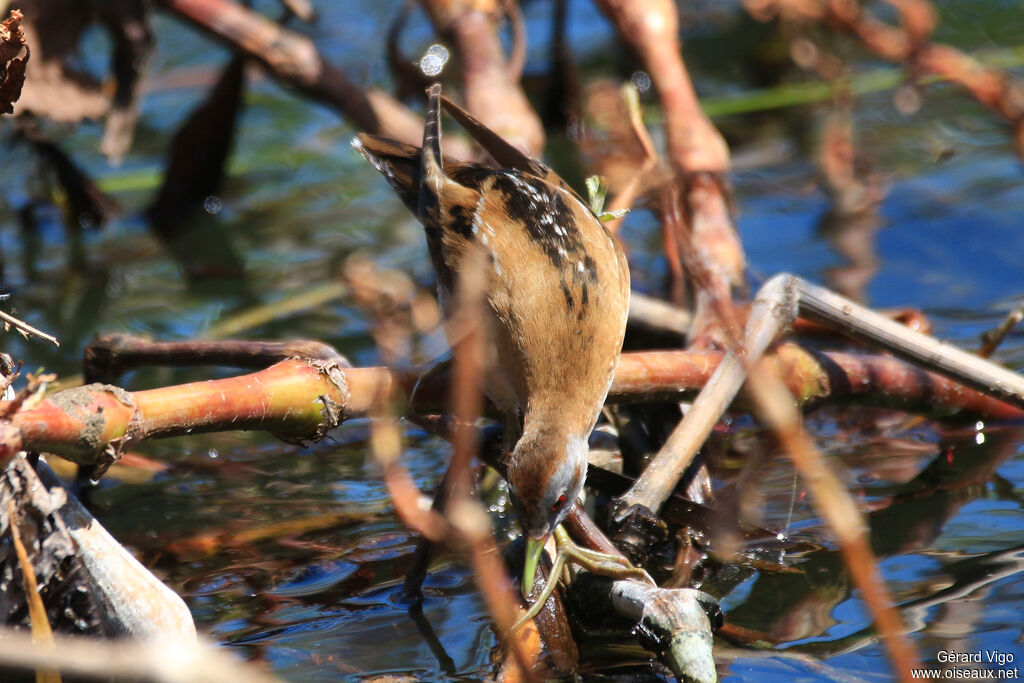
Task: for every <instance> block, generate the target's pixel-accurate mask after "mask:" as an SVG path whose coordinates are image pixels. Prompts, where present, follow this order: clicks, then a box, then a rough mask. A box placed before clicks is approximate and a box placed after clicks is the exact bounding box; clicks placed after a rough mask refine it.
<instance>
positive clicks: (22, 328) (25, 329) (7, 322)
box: [0, 311, 60, 347]
mask: <svg viewBox="0 0 1024 683" xmlns="http://www.w3.org/2000/svg"><path fill="white" fill-rule="evenodd" d="M0 322H3V325H4V329H5V330H10V329H11V328H12V327H13V328H14V329H15V330H17V331H18V332H19V333H20V334H21V336H23V337H25V338H26V339H28V338H29V337H37V338H39V339H42V340H43V341H48V342H50V343H51V344H53V345H54V346H57V347H59V346H60V342H59V341H57V338H56V337H55V336H53V335H52V334H47V333H46V332H43V331H42V330H40V329H37V328H35V327H32V326H31V325H29V324H28V323H27V322H25V321H24V320H21V319H20V318H15V317H14V316H13V315H11V314H10V313H4V312H3V311H0Z"/></svg>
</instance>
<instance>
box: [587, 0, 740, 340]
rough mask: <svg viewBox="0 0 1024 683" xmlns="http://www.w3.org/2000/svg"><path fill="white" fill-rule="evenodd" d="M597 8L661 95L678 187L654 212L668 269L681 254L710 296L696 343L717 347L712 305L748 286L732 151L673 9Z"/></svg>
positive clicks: (602, 1)
mask: <svg viewBox="0 0 1024 683" xmlns="http://www.w3.org/2000/svg"><path fill="white" fill-rule="evenodd" d="M598 5H600V7H601V9H602V10H604V12H605V14H607V15H608V16H609V18H610V19H611V20H612V23H613V24H615V27H616V28H617V29H618V33H619V37H620V38H621V39H622V40H623V42H625V43H626V44H628V45H629V46H630V47H631V48H632V49H633V51H634V52H635V53H636V54H637V55H639V57H640V59H641V61H642V62H643V64H644V68H645V69H646V70H647V72H648V73H649V74H650V78H651V81H652V83H653V84H654V87H655V88H656V90H657V92H658V98H659V101H660V103H661V108H662V112H663V114H664V116H665V134H666V138H667V141H668V157H669V158H668V160H669V162H670V163H671V165H672V168H673V169H674V171H675V173H676V182H675V183H674V184H673V185H674V186H669V187H667V188H665V189H664V190H663V191H662V192H661V193H660V195H661V196H660V198H659V201H658V202H657V205H656V207H657V210H658V212H659V214H660V215H661V218H662V223H663V226H664V227H663V229H664V230H665V238H666V247H667V248H668V249H669V250H670V254H669V259H670V262H671V261H672V259H673V258H674V254H672V253H671V251H676V250H678V253H679V254H680V256H681V260H682V264H683V266H685V268H686V270H687V274H688V275H689V277H691V278H696V280H697V284H698V288H699V289H700V290H701V293H702V294H703V296H704V298H703V299H702V298H698V300H697V306H696V321H695V332H696V334H695V340H696V341H697V343H698V344H706V343H707V342H708V341H715V339H712V338H709V337H708V335H712V337H713V336H714V335H713V334H712V330H713V329H714V328H716V327H718V326H720V321H719V320H718V319H717V316H716V315H715V311H714V310H713V308H715V306H714V305H713V304H715V303H716V302H717V306H718V307H722V306H726V305H727V304H728V302H729V301H731V297H732V292H733V291H734V290H739V289H742V288H743V286H744V277H743V270H744V264H745V261H746V259H745V257H744V255H743V247H742V245H741V243H740V240H739V236H738V235H737V234H736V231H735V229H734V228H733V226H732V220H731V217H730V215H729V205H728V200H727V197H726V189H725V177H726V174H727V173H728V171H729V150H728V148H727V147H726V144H725V140H724V139H723V138H722V136H721V134H720V133H719V132H718V130H716V129H715V127H714V125H713V124H712V123H711V121H710V119H708V117H707V116H705V115H704V112H703V110H702V109H701V107H700V103H699V102H698V101H697V94H696V92H695V91H694V89H693V83H692V81H691V80H690V76H689V74H688V73H687V71H686V66H685V64H684V63H683V58H682V52H681V45H680V43H679V16H678V13H677V10H676V5H675V3H674V2H672V0H651V1H648V2H628V1H627V0H598ZM681 293H682V289H681V283H679V282H677V283H675V284H674V288H673V297H674V298H676V299H677V300H678V298H679V296H680V295H681ZM717 341H721V340H717Z"/></svg>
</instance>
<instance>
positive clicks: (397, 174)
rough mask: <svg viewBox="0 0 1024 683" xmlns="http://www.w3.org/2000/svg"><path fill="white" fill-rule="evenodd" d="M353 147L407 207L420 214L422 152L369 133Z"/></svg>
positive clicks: (364, 134)
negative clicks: (382, 177)
mask: <svg viewBox="0 0 1024 683" xmlns="http://www.w3.org/2000/svg"><path fill="white" fill-rule="evenodd" d="M352 146H353V147H355V148H356V150H357V151H358V152H359V153H360V154H362V155H363V158H364V159H366V160H367V161H369V162H370V163H371V164H373V167H374V168H376V169H377V170H378V171H379V172H380V174H381V175H383V176H384V177H385V178H386V179H387V181H388V183H390V184H391V187H392V188H394V190H395V192H396V193H397V194H398V196H399V197H400V198H401V200H402V202H403V203H404V204H405V205H406V207H408V209H409V210H410V211H412V212H413V213H417V207H418V198H419V191H420V166H421V162H420V148H419V147H416V146H414V145H409V144H406V143H404V142H398V141H397V140H392V139H390V138H383V137H380V136H379V135H370V134H369V133H360V134H359V135H357V136H356V137H355V138H353V139H352Z"/></svg>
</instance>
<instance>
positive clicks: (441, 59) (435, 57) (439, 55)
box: [420, 44, 449, 76]
mask: <svg viewBox="0 0 1024 683" xmlns="http://www.w3.org/2000/svg"><path fill="white" fill-rule="evenodd" d="M448 56H449V54H448V48H446V47H445V46H444V45H436V44H435V45H431V46H430V47H429V48H427V52H426V54H424V55H423V57H422V58H421V59H420V71H422V72H423V73H424V75H426V76H437V75H438V74H439V73H441V71H442V70H443V69H444V65H445V64H447V63H448Z"/></svg>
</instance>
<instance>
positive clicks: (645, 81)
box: [629, 71, 651, 94]
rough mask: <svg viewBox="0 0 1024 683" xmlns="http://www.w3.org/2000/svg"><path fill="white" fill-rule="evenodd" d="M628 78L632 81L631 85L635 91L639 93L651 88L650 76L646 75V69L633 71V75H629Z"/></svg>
mask: <svg viewBox="0 0 1024 683" xmlns="http://www.w3.org/2000/svg"><path fill="white" fill-rule="evenodd" d="M629 80H630V81H632V82H633V87H634V88H636V90H637V92H639V93H640V94H643V93H645V92H647V91H648V90H650V89H651V77H650V76H648V75H647V72H646V71H634V72H633V75H632V76H630V77H629Z"/></svg>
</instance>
